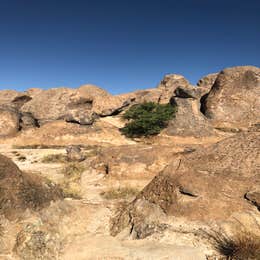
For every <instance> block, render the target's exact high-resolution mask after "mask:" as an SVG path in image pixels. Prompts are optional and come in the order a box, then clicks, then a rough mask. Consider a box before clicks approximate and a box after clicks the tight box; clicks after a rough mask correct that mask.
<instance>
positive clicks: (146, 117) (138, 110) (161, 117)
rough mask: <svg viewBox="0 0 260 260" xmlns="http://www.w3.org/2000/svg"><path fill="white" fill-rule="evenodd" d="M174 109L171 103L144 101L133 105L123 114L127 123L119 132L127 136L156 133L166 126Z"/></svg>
mask: <svg viewBox="0 0 260 260" xmlns="http://www.w3.org/2000/svg"><path fill="white" fill-rule="evenodd" d="M176 111H177V107H176V106H173V105H171V104H157V103H154V102H145V103H142V104H137V105H133V106H132V107H130V108H129V109H128V110H127V111H126V112H125V114H124V115H123V118H124V119H126V120H128V123H126V125H125V126H124V127H123V128H121V132H122V133H123V134H124V135H126V136H127V137H141V136H150V135H157V134H159V133H160V131H161V130H162V129H163V128H165V127H166V126H167V124H168V121H169V120H170V119H172V118H173V117H174V115H175V112H176Z"/></svg>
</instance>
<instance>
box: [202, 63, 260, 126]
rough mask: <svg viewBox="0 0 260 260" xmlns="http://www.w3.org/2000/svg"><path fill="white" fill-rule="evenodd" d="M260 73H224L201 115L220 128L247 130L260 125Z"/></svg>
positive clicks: (244, 69) (249, 68)
mask: <svg viewBox="0 0 260 260" xmlns="http://www.w3.org/2000/svg"><path fill="white" fill-rule="evenodd" d="M259 96H260V69H259V68H257V67H253V66H244V67H233V68H228V69H225V70H223V71H221V72H220V73H219V75H218V77H217V79H216V81H215V83H214V85H213V86H212V88H211V90H210V92H209V94H208V95H207V96H206V97H204V98H203V99H202V109H201V110H202V112H203V113H204V114H205V115H206V116H207V117H208V118H210V119H212V121H213V122H214V123H215V124H216V125H218V126H220V125H222V126H237V127H248V126H250V125H252V124H255V123H258V122H259V121H260V99H259Z"/></svg>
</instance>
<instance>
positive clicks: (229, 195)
mask: <svg viewBox="0 0 260 260" xmlns="http://www.w3.org/2000/svg"><path fill="white" fill-rule="evenodd" d="M259 137H260V135H259V133H258V132H246V133H239V134H237V135H235V136H233V137H230V138H227V139H225V140H223V141H221V142H219V143H217V144H214V145H212V146H209V147H208V148H200V149H198V150H196V151H195V152H193V153H191V154H188V155H185V156H180V157H179V158H178V159H176V158H175V159H173V160H172V163H171V164H170V165H169V166H168V167H166V169H165V170H164V171H163V172H162V173H161V174H159V175H158V176H156V177H155V178H154V179H153V180H152V182H151V183H150V184H149V185H147V186H146V187H145V188H144V190H143V191H142V192H141V193H140V194H139V195H138V196H137V198H136V199H135V200H134V201H133V202H132V203H131V204H130V205H129V206H128V208H127V209H125V210H124V213H122V214H121V215H119V216H118V218H116V219H115V222H114V223H115V227H114V228H112V232H113V230H117V231H116V233H118V232H120V231H121V230H122V229H123V228H124V227H126V226H128V225H129V223H131V226H132V230H133V229H134V228H133V227H134V226H135V225H137V226H139V224H140V223H139V222H138V218H137V217H135V218H134V219H136V220H137V221H136V222H135V221H134V220H133V219H131V217H130V219H131V221H130V220H129V219H128V220H127V218H126V216H135V214H137V212H138V210H137V208H138V205H139V204H140V201H143V200H144V201H145V203H146V204H147V203H148V204H151V205H153V207H154V205H156V206H158V207H159V208H160V209H161V210H162V211H163V212H164V213H165V214H166V215H167V216H173V217H174V219H175V221H177V220H178V219H179V220H184V221H188V222H189V223H191V222H193V223H201V224H202V225H212V224H220V223H223V222H225V221H228V220H229V221H231V220H232V216H233V215H234V214H236V215H238V214H243V213H244V212H254V210H255V207H254V206H253V205H251V204H250V203H248V201H247V200H246V199H245V198H244V195H245V194H246V192H247V191H248V190H250V189H252V188H253V187H254V188H255V189H256V188H257V189H259V188H260V182H259V161H260V158H259V154H260V150H259V148H260V138H259ZM251 198H252V197H251ZM149 218H150V217H149ZM141 221H142V223H143V224H144V223H145V222H146V217H144V216H143V217H142V220H141ZM116 223H117V224H116ZM118 223H121V224H118ZM148 223H150V221H149V220H148ZM120 225H121V226H120ZM114 234H115V233H114Z"/></svg>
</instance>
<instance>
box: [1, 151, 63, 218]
mask: <svg viewBox="0 0 260 260" xmlns="http://www.w3.org/2000/svg"><path fill="white" fill-rule="evenodd" d="M62 197H63V195H62V192H61V190H60V189H59V188H58V187H56V186H55V185H54V184H52V183H47V182H46V181H45V180H44V179H42V178H41V177H39V176H36V175H33V174H28V173H24V172H21V171H20V170H19V168H18V167H17V166H16V165H15V164H14V163H13V162H12V161H11V160H10V159H8V158H7V157H5V156H3V155H1V154H0V214H3V215H5V217H7V218H10V219H13V218H16V217H17V216H19V215H20V214H21V213H23V212H24V211H25V210H26V209H32V210H37V209H41V208H43V207H45V206H47V205H49V204H50V202H51V201H53V200H57V199H61V198H62Z"/></svg>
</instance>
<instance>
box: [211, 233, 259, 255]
mask: <svg viewBox="0 0 260 260" xmlns="http://www.w3.org/2000/svg"><path fill="white" fill-rule="evenodd" d="M210 239H211V240H212V241H213V244H214V247H215V249H216V250H217V251H218V252H219V253H220V254H221V255H223V256H224V257H226V259H227V260H260V237H259V236H257V235H255V234H253V233H251V232H249V231H245V230H241V232H240V233H236V234H235V235H233V236H228V235H226V234H225V233H224V232H214V233H213V234H210Z"/></svg>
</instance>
